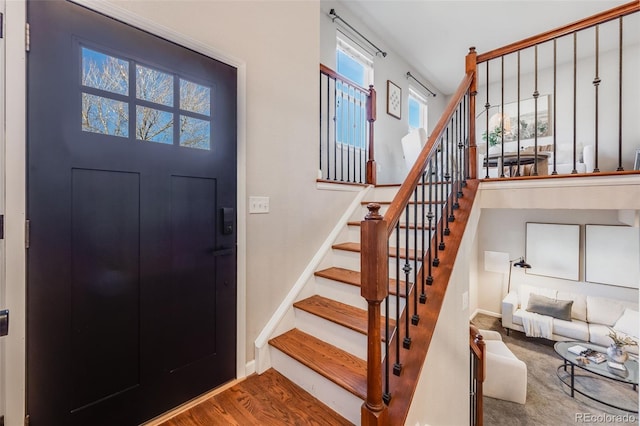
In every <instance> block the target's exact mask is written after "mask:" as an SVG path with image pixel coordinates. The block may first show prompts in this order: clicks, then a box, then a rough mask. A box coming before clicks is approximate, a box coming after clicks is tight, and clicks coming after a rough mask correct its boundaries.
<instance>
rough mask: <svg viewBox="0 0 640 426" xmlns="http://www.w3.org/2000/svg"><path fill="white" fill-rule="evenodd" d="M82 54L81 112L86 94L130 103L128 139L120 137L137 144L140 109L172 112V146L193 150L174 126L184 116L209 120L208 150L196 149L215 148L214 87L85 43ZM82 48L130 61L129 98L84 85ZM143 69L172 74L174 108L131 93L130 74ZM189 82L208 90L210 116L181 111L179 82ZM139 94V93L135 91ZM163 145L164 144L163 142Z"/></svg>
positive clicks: (80, 50) (80, 51) (80, 48)
mask: <svg viewBox="0 0 640 426" xmlns="http://www.w3.org/2000/svg"><path fill="white" fill-rule="evenodd" d="M79 46H80V47H79V49H78V51H79V55H80V88H81V90H80V97H79V98H80V104H81V110H82V99H83V95H84V94H87V95H92V96H98V97H102V98H105V99H109V100H112V101H118V102H125V103H127V104H128V106H129V108H128V112H129V130H128V136H126V137H124V136H119V137H120V138H125V139H129V140H132V141H137V142H140V141H141V140H140V139H138V138H137V126H136V124H137V116H138V114H137V111H138V107H145V108H152V109H156V110H158V111H161V112H168V113H171V114H172V116H173V119H172V121H173V136H172V144H171V145H173V146H178V147H184V148H191V146H185V145H183V144H181V142H180V140H181V135H180V133H181V132H180V128H179V126H176V125H175V123H177V122H179V120H180V118H181V117H182V116H184V117H188V118H189V119H196V120H201V121H208V122H209V131H208V140H206V143H205V144H206V146H208V148H202V147H200V146H197V147H194V148H197V149H208V150H211V145H212V139H213V137H212V136H213V133H212V132H213V128H214V126H213V91H214V86H213V85H211V86H208V85H207V84H202V83H199V82H197V79H193V78H188V77H186V76H183V75H180V74H178V73H175V72H171V71H161V70H160V68H158V67H154V66H149V65H147V64H146V63H144V62H142V61H137V60H134V59H130V58H129V59H122V58H124V57H125V56H124V55H117V54H115V55H114V54H113V53H106V52H107V51H108V49H102V48H94V47H86V46H85V45H83V44H79ZM83 49H87V50H90V51H93V52H96V53H97V54H102V55H105V56H111V57H114V58H116V59H120V60H123V61H125V62H128V64H129V67H128V69H129V71H128V75H129V84H128V88H129V90H128V91H129V93H127V94H126V95H123V94H119V93H114V92H109V91H107V90H103V89H100V88H96V87H92V86H85V85H84V84H83V58H82V52H83ZM138 65H139V66H142V67H145V68H149V69H152V70H154V71H158V72H160V73H163V74H169V75H170V76H171V78H172V81H173V97H172V106H167V105H163V104H161V103H155V102H153V101H149V100H145V99H139V98H137V96H136V95H137V94H136V93H135V92H134V91H133V90H131V89H132V84H131V81H130V76H131V75H136V69H137V66H138ZM181 80H182V81H186V82H189V83H192V84H194V85H197V86H201V87H203V88H206V89H208V92H209V96H208V104H209V105H208V115H206V114H201V113H198V112H193V111H189V110H184V109H182V108H180V96H181V92H180V81H181ZM136 92H137V90H136ZM81 130H82V131H85V130H84V129H82V126H81ZM86 132H87V134H91V133H93V134H95V132H90V131H86ZM101 134H103V135H107V136H116V135H110V134H106V133H101ZM152 142H156V143H157V141H152ZM163 144H164V143H163Z"/></svg>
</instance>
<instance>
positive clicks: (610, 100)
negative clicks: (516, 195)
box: [470, 1, 640, 178]
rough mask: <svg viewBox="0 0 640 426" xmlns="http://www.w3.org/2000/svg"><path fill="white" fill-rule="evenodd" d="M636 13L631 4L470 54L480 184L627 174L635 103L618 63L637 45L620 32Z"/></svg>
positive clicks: (634, 21)
mask: <svg viewBox="0 0 640 426" xmlns="http://www.w3.org/2000/svg"><path fill="white" fill-rule="evenodd" d="M639 10H640V2H638V1H634V2H631V3H627V4H624V5H622V6H619V7H616V8H613V9H611V10H608V11H605V12H602V13H599V14H597V15H593V16H591V17H589V18H586V19H583V20H581V21H578V22H574V23H572V24H568V25H565V26H563V27H560V28H557V29H555V30H552V31H548V32H545V33H543V34H540V35H537V36H534V37H530V38H527V39H525V40H521V41H519V42H516V43H512V44H510V45H508V46H504V47H501V48H499V49H495V50H492V51H490V52H487V53H483V54H478V55H475V48H471V53H472V54H473V55H474V56H476V61H475V64H472V65H473V67H474V70H473V71H474V72H475V73H476V75H477V80H478V85H481V87H479V89H478V91H479V93H478V94H477V96H476V97H477V98H478V100H477V102H479V103H480V104H482V105H483V107H482V110H480V111H478V114H477V115H476V110H475V108H471V110H470V113H471V116H472V117H476V118H477V119H478V129H479V131H480V132H482V133H479V134H476V132H475V131H474V132H472V135H471V137H472V138H477V143H478V144H482V143H484V147H483V148H482V149H481V152H480V155H481V156H480V158H479V161H478V162H479V167H482V168H484V170H483V172H481V173H479V177H484V178H513V177H519V176H526V175H530V176H542V175H547V174H548V175H563V174H565V175H570V174H573V175H575V174H581V175H582V174H602V173H603V172H604V173H609V172H624V171H625V170H627V171H628V170H633V168H634V158H635V157H636V156H637V155H638V154H637V153H638V151H636V150H637V149H638V148H640V146H639V145H638V138H639V137H640V134H639V132H638V127H637V118H636V117H634V113H633V111H637V110H638V105H639V103H640V100H639V98H638V95H637V93H633V92H632V91H630V90H625V89H624V87H623V86H624V85H625V84H628V85H629V87H637V84H638V83H637V79H638V76H637V75H633V74H635V73H630V72H629V70H631V68H630V67H626V68H625V66H624V64H625V63H626V62H627V61H628V62H630V63H634V60H629V59H630V57H629V56H628V55H631V54H634V55H637V50H638V47H637V43H636V41H635V40H633V39H631V40H629V38H633V35H632V36H631V37H629V35H627V34H626V32H625V28H626V27H627V26H628V27H629V28H631V29H633V28H634V27H636V26H637V25H639V24H640V23H639V22H638V21H640V19H639V15H638V14H637V12H638V11H639ZM632 15H633V16H632ZM627 20H629V21H630V22H628V23H626V21H627ZM627 41H628V42H627ZM634 44H635V46H634ZM635 61H637V59H635ZM475 67H477V69H475ZM629 83H633V84H629ZM626 109H628V110H629V111H628V112H627V111H626ZM625 117H626V118H627V120H626V122H625V121H624V120H623V119H624V118H625ZM635 167H638V165H637V163H636V165H635Z"/></svg>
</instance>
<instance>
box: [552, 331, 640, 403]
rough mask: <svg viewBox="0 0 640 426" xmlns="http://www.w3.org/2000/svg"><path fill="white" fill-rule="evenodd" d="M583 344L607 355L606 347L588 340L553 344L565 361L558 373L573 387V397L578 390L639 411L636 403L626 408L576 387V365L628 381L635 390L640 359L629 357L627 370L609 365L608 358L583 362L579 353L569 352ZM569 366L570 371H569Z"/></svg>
mask: <svg viewBox="0 0 640 426" xmlns="http://www.w3.org/2000/svg"><path fill="white" fill-rule="evenodd" d="M576 345H579V346H583V347H585V348H587V349H593V350H595V351H598V352H602V353H604V354H605V356H606V348H603V347H602V346H598V345H594V344H591V343H586V342H556V344H555V345H554V346H553V348H554V349H555V351H556V353H557V354H558V355H560V356H561V357H562V359H563V360H564V363H563V364H562V365H561V366H559V367H558V369H557V373H556V374H557V375H558V378H559V379H560V381H561V382H562V383H563V384H565V385H567V386H569V388H570V389H571V397H572V398H573V397H574V392H578V393H579V394H580V395H583V396H585V397H587V398H589V399H591V400H593V401H597V402H599V403H601V404H604V405H607V406H609V407H613V408H617V409H618V410H622V411H628V412H630V413H637V412H638V406H637V405H636V406H635V407H634V408H632V409H630V408H625V407H620V406H618V405H615V404H613V403H610V402H607V401H603V400H602V399H600V398H598V397H596V396H595V395H591V394H589V393H588V391H587V389H576V386H575V376H576V374H575V367H578V368H580V369H582V370H584V371H588V372H589V373H592V374H595V375H597V376H600V377H604V378H606V379H610V380H615V381H617V382H622V383H626V384H629V385H632V386H633V389H634V390H635V389H636V388H637V386H638V361H637V359H632V358H629V359H628V360H627V361H625V363H624V367H625V370H617V369H614V368H611V367H609V365H608V361H609V360H608V359H607V361H604V362H602V363H600V364H597V363H595V362H593V361H590V362H589V363H588V364H582V363H580V362H578V361H577V357H579V356H580V355H579V354H574V353H572V352H569V348H570V347H572V346H576ZM567 368H569V370H570V371H567Z"/></svg>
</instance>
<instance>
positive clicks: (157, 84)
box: [136, 65, 173, 106]
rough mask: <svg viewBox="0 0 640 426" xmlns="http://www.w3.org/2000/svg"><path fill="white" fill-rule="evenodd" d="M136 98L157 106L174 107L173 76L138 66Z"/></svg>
mask: <svg viewBox="0 0 640 426" xmlns="http://www.w3.org/2000/svg"><path fill="white" fill-rule="evenodd" d="M136 97H137V98H138V99H143V100H145V101H149V102H153V103H156V104H161V105H166V106H173V76H171V75H170V74H167V73H164V72H160V71H156V70H154V69H151V68H147V67H143V66H142V65H136Z"/></svg>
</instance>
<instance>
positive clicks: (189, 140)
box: [180, 115, 211, 149]
mask: <svg viewBox="0 0 640 426" xmlns="http://www.w3.org/2000/svg"><path fill="white" fill-rule="evenodd" d="M210 135H211V123H210V122H209V121H207V120H199V119H197V118H193V117H186V116H184V115H181V116H180V146H188V147H190V148H199V149H211V140H210V139H211V138H210Z"/></svg>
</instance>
